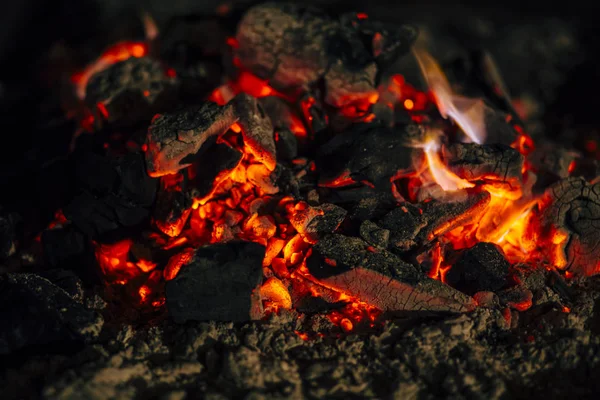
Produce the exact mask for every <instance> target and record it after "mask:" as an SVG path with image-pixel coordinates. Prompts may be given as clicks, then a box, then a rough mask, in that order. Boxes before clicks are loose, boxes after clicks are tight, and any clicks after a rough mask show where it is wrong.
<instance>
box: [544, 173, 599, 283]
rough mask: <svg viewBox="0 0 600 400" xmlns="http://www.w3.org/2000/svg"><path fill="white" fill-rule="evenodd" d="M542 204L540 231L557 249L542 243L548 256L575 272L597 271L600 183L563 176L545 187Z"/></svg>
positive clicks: (592, 273) (591, 273)
mask: <svg viewBox="0 0 600 400" xmlns="http://www.w3.org/2000/svg"><path fill="white" fill-rule="evenodd" d="M541 207H542V212H541V215H540V226H541V232H543V233H542V235H544V236H545V237H546V239H548V240H550V241H551V243H553V244H554V245H555V246H557V247H558V249H557V251H559V252H560V254H558V255H557V254H556V253H554V254H552V252H553V251H555V248H554V246H546V247H544V249H543V250H545V251H546V252H547V253H548V252H550V254H547V255H548V257H549V259H550V260H555V261H557V264H559V265H558V266H559V267H561V268H563V269H568V270H569V271H571V272H574V273H576V274H578V275H587V276H590V275H595V274H598V273H600V183H596V184H590V183H588V182H586V181H585V180H584V179H582V178H568V179H563V180H561V181H559V182H557V183H556V184H554V185H553V186H551V187H550V188H548V189H547V190H546V192H545V193H544V196H543V199H542V206H541ZM561 264H562V265H561Z"/></svg>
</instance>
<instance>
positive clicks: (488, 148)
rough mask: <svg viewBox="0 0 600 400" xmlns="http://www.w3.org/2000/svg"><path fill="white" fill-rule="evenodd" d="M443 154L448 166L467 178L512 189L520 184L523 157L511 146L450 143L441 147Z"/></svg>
mask: <svg viewBox="0 0 600 400" xmlns="http://www.w3.org/2000/svg"><path fill="white" fill-rule="evenodd" d="M443 155H444V159H445V162H446V165H448V168H450V170H451V171H452V172H454V173H455V174H457V175H458V176H460V177H461V178H464V179H466V180H468V181H478V180H484V181H491V182H496V183H501V184H504V183H505V184H507V185H508V189H515V190H519V189H520V188H521V186H522V185H523V182H522V179H523V173H522V170H523V162H524V160H525V159H524V157H523V156H522V155H521V154H520V153H519V152H518V151H516V150H515V149H513V148H511V147H508V146H504V145H479V144H476V143H454V144H451V145H449V146H445V147H444V151H443Z"/></svg>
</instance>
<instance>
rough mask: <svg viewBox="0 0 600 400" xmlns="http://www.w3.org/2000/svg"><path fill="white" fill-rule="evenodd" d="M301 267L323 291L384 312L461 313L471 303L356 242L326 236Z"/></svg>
mask: <svg viewBox="0 0 600 400" xmlns="http://www.w3.org/2000/svg"><path fill="white" fill-rule="evenodd" d="M306 265H307V267H308V269H309V271H310V273H311V274H312V275H313V276H314V277H315V278H317V279H318V280H319V281H320V282H323V283H324V284H326V285H327V286H329V287H333V288H335V289H337V290H341V291H343V292H345V293H350V294H352V295H353V296H356V297H358V298H359V299H361V300H363V301H366V302H368V303H369V304H373V305H375V306H376V307H378V308H380V309H381V310H383V311H385V312H389V313H392V314H393V313H394V312H398V311H431V312H436V311H442V312H466V311H471V310H473V309H474V308H475V302H474V301H473V299H472V298H470V297H469V296H466V295H464V294H462V293H460V292H458V291H457V290H455V289H453V288H451V287H450V286H447V285H445V284H443V283H442V282H440V281H436V280H433V279H430V278H428V277H426V276H425V275H423V274H422V273H421V272H420V271H418V270H417V269H416V268H415V267H414V266H413V265H411V264H408V263H406V262H404V261H402V260H401V259H400V258H399V257H397V256H396V255H394V254H392V253H390V252H388V251H386V250H373V249H370V248H369V245H368V244H367V243H366V242H364V241H363V240H361V239H359V238H354V237H347V236H343V235H339V234H332V235H329V236H327V237H325V238H323V239H321V240H320V241H319V242H318V243H317V244H316V245H315V246H314V247H313V251H312V254H311V256H310V257H309V258H308V260H307V262H306Z"/></svg>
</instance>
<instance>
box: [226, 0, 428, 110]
mask: <svg viewBox="0 0 600 400" xmlns="http://www.w3.org/2000/svg"><path fill="white" fill-rule="evenodd" d="M345 22H346V24H344V23H342V22H341V21H340V20H337V19H333V18H332V17H330V16H329V15H327V14H326V13H325V12H323V11H321V10H319V9H317V8H314V7H307V6H303V5H298V4H291V3H286V4H275V3H266V4H261V5H258V6H255V7H252V8H251V9H250V10H248V12H247V13H246V14H245V15H244V17H243V18H242V20H241V21H240V23H239V25H238V30H237V36H236V38H237V41H238V43H239V47H238V48H237V49H236V51H235V55H236V56H237V57H238V58H239V60H240V62H241V64H242V65H243V66H244V67H246V68H248V69H250V70H251V71H252V72H254V73H255V74H257V75H258V76H260V77H261V78H264V79H268V80H269V82H270V84H271V85H273V86H274V87H276V88H278V89H280V90H287V89H295V88H304V89H306V88H308V87H309V86H312V85H314V84H315V83H317V81H319V80H321V79H324V82H325V88H326V96H325V101H326V102H327V103H329V104H330V105H332V106H335V107H342V106H345V105H347V104H350V103H353V102H356V101H363V100H367V99H368V98H369V97H370V96H373V95H376V94H377V91H376V89H375V85H376V82H375V80H376V75H377V73H378V68H377V64H376V58H377V57H379V58H380V59H385V61H388V59H393V58H394V56H398V55H399V54H400V52H401V51H403V52H406V51H407V50H408V47H409V44H410V43H412V41H413V40H414V39H415V38H416V33H415V31H414V30H411V29H408V28H407V29H398V30H397V31H395V32H394V33H393V34H392V33H391V31H390V29H389V28H388V29H383V27H381V29H380V30H378V31H377V32H375V29H374V28H376V27H375V26H373V25H371V26H368V27H366V29H364V31H363V32H361V30H360V24H357V23H354V24H353V23H352V21H345ZM355 22H356V21H355ZM376 33H378V34H379V37H381V38H382V39H380V41H379V42H378V43H376V46H374V47H375V49H370V48H369V47H373V43H367V45H366V43H365V41H364V40H363V37H362V36H361V35H365V36H369V34H370V40H371V42H373V40H375V39H374V38H375V37H376ZM384 34H385V35H386V36H385V40H383V37H384V36H383V35H384Z"/></svg>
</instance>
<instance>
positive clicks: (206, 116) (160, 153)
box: [146, 94, 276, 177]
mask: <svg viewBox="0 0 600 400" xmlns="http://www.w3.org/2000/svg"><path fill="white" fill-rule="evenodd" d="M235 123H237V124H239V128H240V129H241V132H242V137H243V139H244V145H245V147H246V148H247V149H248V151H249V152H251V153H252V154H253V155H254V156H255V157H256V159H257V160H258V161H260V162H262V163H263V164H264V165H266V166H267V167H268V168H269V170H271V171H272V170H274V169H275V164H276V161H275V141H274V140H273V128H272V126H271V123H270V121H269V119H268V117H267V116H266V115H265V113H264V111H263V110H262V108H261V107H260V106H259V105H258V102H257V101H256V99H255V98H253V97H250V96H248V95H245V94H242V95H239V96H236V97H235V98H234V99H233V100H232V101H231V102H229V103H228V104H227V105H225V106H223V107H220V106H218V105H216V104H215V103H211V102H205V103H202V104H201V105H199V106H194V107H191V108H187V109H183V110H179V111H176V112H173V113H167V114H162V115H159V116H158V117H156V118H154V119H153V121H152V124H151V125H150V127H149V128H148V136H147V144H148V151H147V152H146V165H147V168H148V175H150V176H152V177H159V176H163V175H167V174H174V173H176V172H177V171H179V170H180V169H183V168H186V167H188V166H190V165H191V161H192V159H193V157H190V156H193V155H194V154H196V153H198V151H199V150H200V148H201V147H202V145H203V144H204V143H205V142H206V141H207V140H208V139H209V138H210V137H213V136H218V135H222V134H223V133H225V132H227V131H228V130H229V128H231V127H232V125H234V124H235Z"/></svg>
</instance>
